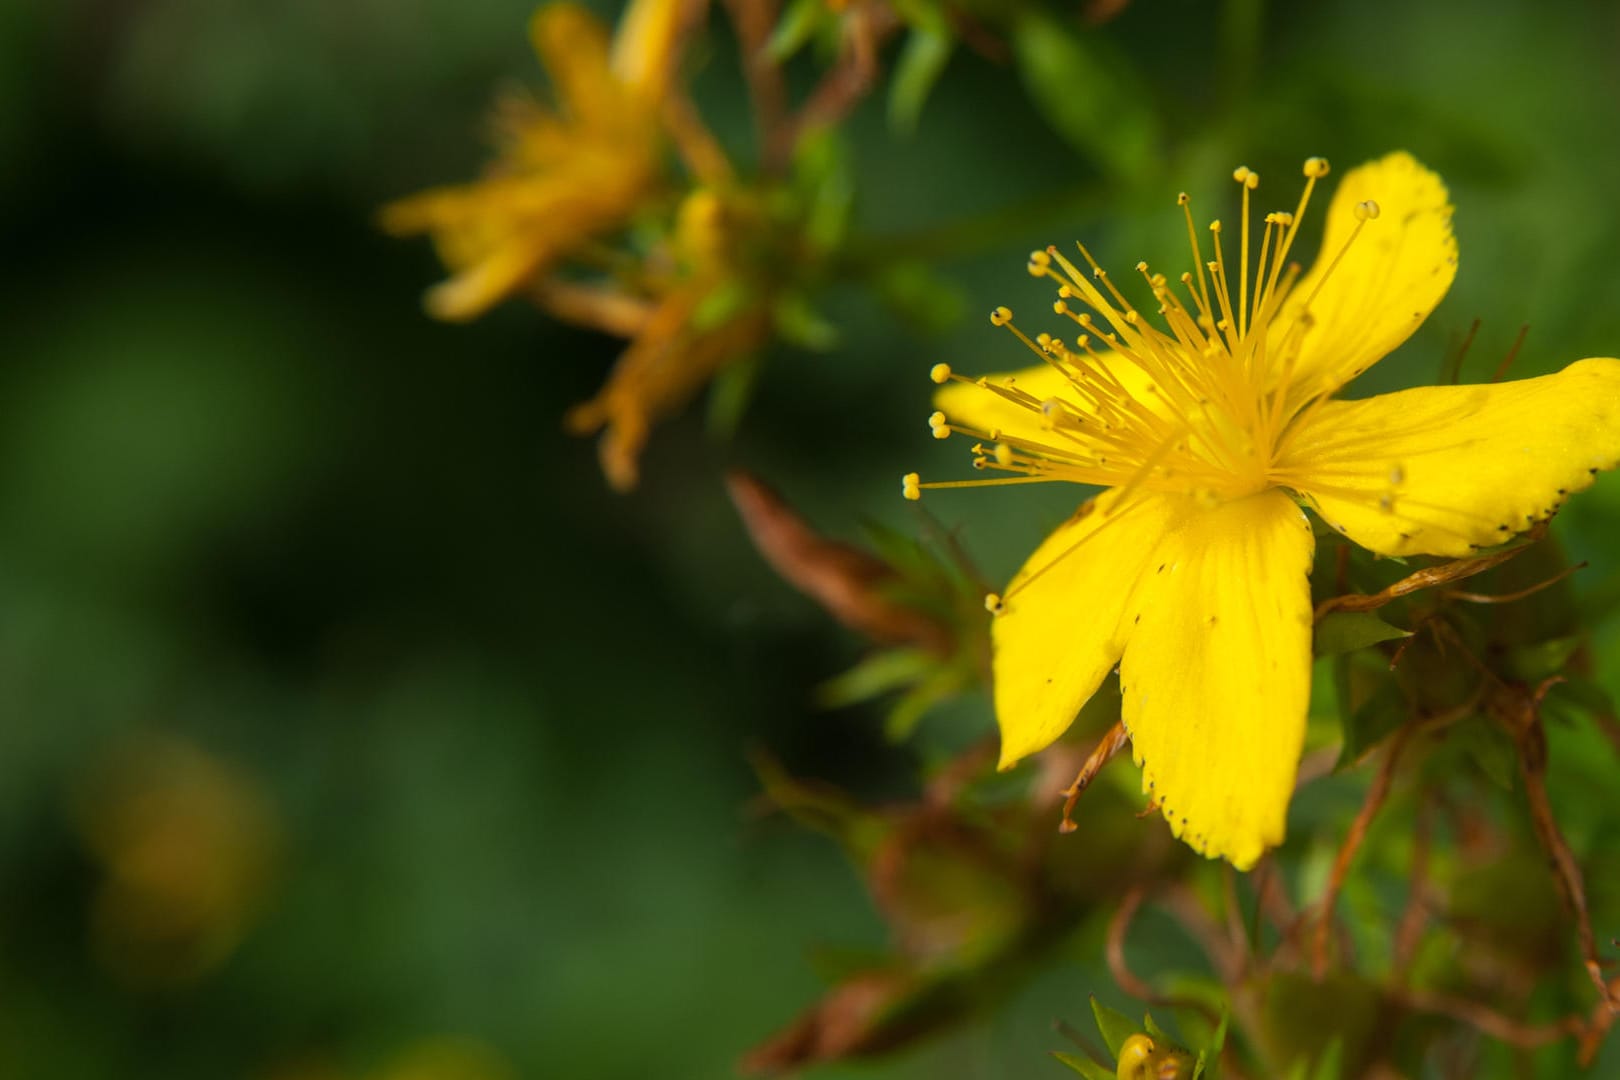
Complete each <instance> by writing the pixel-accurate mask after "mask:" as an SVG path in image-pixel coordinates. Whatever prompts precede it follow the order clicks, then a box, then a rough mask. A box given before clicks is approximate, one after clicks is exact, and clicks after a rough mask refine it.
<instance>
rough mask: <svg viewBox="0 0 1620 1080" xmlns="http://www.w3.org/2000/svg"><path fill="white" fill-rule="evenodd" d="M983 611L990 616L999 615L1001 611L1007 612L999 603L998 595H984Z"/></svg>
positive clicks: (1004, 606)
mask: <svg viewBox="0 0 1620 1080" xmlns="http://www.w3.org/2000/svg"><path fill="white" fill-rule="evenodd" d="M984 610H986V611H988V612H989V613H990V614H992V615H1000V614H1001V613H1002V612H1003V611H1005V610H1007V607H1006V605H1005V604H1003V603H1002V602H1001V597H1000V595H998V594H996V593H985V594H984Z"/></svg>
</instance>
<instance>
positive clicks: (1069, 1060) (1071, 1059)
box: [1052, 1050, 1114, 1080]
mask: <svg viewBox="0 0 1620 1080" xmlns="http://www.w3.org/2000/svg"><path fill="white" fill-rule="evenodd" d="M1052 1056H1053V1057H1055V1058H1057V1059H1058V1060H1059V1061H1061V1062H1062V1063H1063V1064H1065V1065H1067V1066H1068V1067H1069V1068H1071V1069H1073V1070H1074V1071H1075V1072H1077V1073H1079V1074H1080V1075H1081V1076H1083V1077H1085V1078H1086V1080H1114V1070H1113V1069H1109V1068H1106V1067H1104V1066H1102V1065H1099V1064H1097V1063H1096V1062H1095V1061H1092V1060H1091V1059H1090V1058H1088V1057H1080V1056H1079V1055H1078V1054H1065V1053H1063V1052H1062V1051H1061V1050H1053V1051H1052Z"/></svg>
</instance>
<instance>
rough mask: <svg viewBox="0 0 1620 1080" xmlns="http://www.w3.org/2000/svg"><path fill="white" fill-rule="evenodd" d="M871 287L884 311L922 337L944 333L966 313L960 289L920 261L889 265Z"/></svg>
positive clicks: (963, 295) (963, 296)
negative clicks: (889, 312)
mask: <svg viewBox="0 0 1620 1080" xmlns="http://www.w3.org/2000/svg"><path fill="white" fill-rule="evenodd" d="M872 284H873V285H874V286H875V287H876V289H877V294H878V299H880V300H882V301H883V304H884V306H885V307H887V308H888V309H889V310H890V311H891V312H893V313H894V314H895V315H896V316H897V317H898V318H900V319H902V320H904V321H905V322H907V323H908V324H910V325H911V326H912V327H914V328H915V329H917V330H919V331H921V332H922V333H925V334H940V333H944V332H945V331H947V330H949V329H950V328H951V327H953V326H955V325H957V324H958V323H960V322H961V321H962V316H963V315H964V314H966V313H967V307H968V300H967V296H966V295H965V294H964V293H963V292H962V289H961V287H960V286H958V285H957V284H956V283H955V282H952V281H948V280H946V279H945V278H943V277H941V276H940V275H939V274H936V273H935V272H934V271H933V269H932V268H930V267H929V266H928V264H927V263H924V262H922V261H920V260H906V261H903V262H896V263H893V264H891V265H889V266H887V267H885V268H884V269H883V270H882V271H881V272H880V273H879V274H878V275H877V276H876V277H875V278H874V279H873V282H872Z"/></svg>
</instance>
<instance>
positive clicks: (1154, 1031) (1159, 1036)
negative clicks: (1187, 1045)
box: [1142, 1013, 1176, 1045]
mask: <svg viewBox="0 0 1620 1080" xmlns="http://www.w3.org/2000/svg"><path fill="white" fill-rule="evenodd" d="M1142 1030H1143V1031H1145V1032H1147V1033H1148V1034H1149V1035H1151V1036H1152V1037H1153V1039H1154V1041H1155V1042H1158V1043H1160V1044H1161V1045H1163V1044H1165V1043H1174V1042H1175V1041H1176V1040H1175V1039H1172V1038H1171V1037H1170V1036H1169V1035H1167V1034H1165V1031H1164V1029H1163V1028H1161V1027H1160V1026H1159V1025H1158V1024H1157V1023H1155V1022H1154V1020H1153V1014H1152V1013H1143V1014H1142Z"/></svg>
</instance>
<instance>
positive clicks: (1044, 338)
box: [1035, 330, 1052, 352]
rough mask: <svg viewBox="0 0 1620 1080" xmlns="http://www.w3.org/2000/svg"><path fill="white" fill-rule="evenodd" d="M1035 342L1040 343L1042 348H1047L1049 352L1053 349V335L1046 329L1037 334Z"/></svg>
mask: <svg viewBox="0 0 1620 1080" xmlns="http://www.w3.org/2000/svg"><path fill="white" fill-rule="evenodd" d="M1035 344H1037V345H1039V346H1040V347H1041V348H1043V349H1045V350H1046V351H1047V352H1051V351H1052V335H1051V334H1048V333H1047V332H1046V331H1045V330H1042V331H1041V332H1040V333H1038V334H1036V335H1035Z"/></svg>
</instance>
